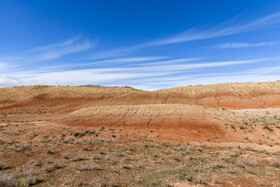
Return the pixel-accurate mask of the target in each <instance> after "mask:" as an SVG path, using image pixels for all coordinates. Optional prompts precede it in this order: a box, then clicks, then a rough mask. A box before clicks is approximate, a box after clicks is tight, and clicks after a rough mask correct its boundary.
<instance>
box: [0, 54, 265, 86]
mask: <svg viewBox="0 0 280 187" xmlns="http://www.w3.org/2000/svg"><path fill="white" fill-rule="evenodd" d="M270 59H271V58H266V59H248V60H239V61H221V62H199V63H197V62H196V63H193V62H192V63H188V64H185V63H184V62H183V61H182V63H175V64H173V65H170V63H166V64H161V65H159V64H154V65H151V64H150V63H148V65H147V64H142V65H141V66H138V65H135V67H129V66H128V67H122V68H120V67H116V68H88V69H79V70H55V69H52V70H50V69H51V67H50V69H49V70H48V69H46V68H45V69H37V70H36V69H35V70H34V69H33V70H28V71H18V72H13V73H6V74H5V75H3V76H0V86H15V85H34V84H51V85H57V84H60V85H81V84H102V85H108V84H110V85H112V84H119V85H126V83H130V84H129V85H131V86H134V85H138V86H139V84H136V83H137V81H139V82H142V86H145V85H146V86H149V85H153V83H154V84H155V82H157V83H158V85H162V84H164V81H165V82H170V85H174V84H175V83H174V82H175V81H177V83H183V81H182V77H181V81H179V80H178V75H177V74H178V73H180V72H183V73H187V72H191V71H193V70H202V69H205V68H210V67H212V68H213V67H225V66H236V65H238V66H240V65H243V64H248V63H260V62H266V61H269V60H270ZM173 60H174V61H176V60H178V61H180V59H173ZM163 62H164V61H163ZM158 63H160V61H158ZM179 77H180V76H179ZM187 78H188V76H187V77H186V76H185V77H184V79H187ZM144 80H145V81H147V80H150V81H147V82H145V81H144ZM219 81H221V80H219Z"/></svg>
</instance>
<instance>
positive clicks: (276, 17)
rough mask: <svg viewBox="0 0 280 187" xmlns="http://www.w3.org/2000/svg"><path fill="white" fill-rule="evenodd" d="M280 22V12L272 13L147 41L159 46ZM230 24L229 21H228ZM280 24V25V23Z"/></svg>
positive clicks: (238, 31)
mask: <svg viewBox="0 0 280 187" xmlns="http://www.w3.org/2000/svg"><path fill="white" fill-rule="evenodd" d="M279 22H280V12H277V13H274V14H270V15H268V16H265V17H262V18H259V19H257V20H254V21H252V22H249V23H245V24H239V25H236V26H231V27H229V26H224V24H221V25H218V26H216V27H213V28H209V29H198V28H191V29H189V30H187V31H185V32H183V33H181V34H178V35H175V36H172V37H170V38H166V39H163V40H159V41H155V42H150V43H146V45H147V46H158V45H166V44H174V43H181V42H187V41H194V40H202V39H208V38H216V37H221V36H227V35H233V34H239V33H244V32H248V31H253V30H256V29H262V28H267V27H271V26H272V27H275V26H277V25H278V24H277V23H279ZM227 24H228V22H227ZM278 26H279V25H278Z"/></svg>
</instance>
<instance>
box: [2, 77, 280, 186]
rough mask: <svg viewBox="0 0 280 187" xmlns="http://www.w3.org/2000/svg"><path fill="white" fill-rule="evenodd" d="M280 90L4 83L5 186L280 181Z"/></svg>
mask: <svg viewBox="0 0 280 187" xmlns="http://www.w3.org/2000/svg"><path fill="white" fill-rule="evenodd" d="M279 96H280V82H267V83H232V84H216V85H205V86H184V87H178V88H169V89H161V90H157V91H153V92H148V91H142V90H137V89H133V88H130V87H100V86H76V87H71V86H57V87H54V86H27V87H11V88H0V186H29V185H37V186H167V185H170V186H261V185H263V186H277V185H278V184H280V152H279V151H280V140H279V135H280V97H279ZM278 186H279V185H278Z"/></svg>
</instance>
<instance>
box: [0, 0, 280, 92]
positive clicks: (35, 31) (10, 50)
mask: <svg viewBox="0 0 280 187" xmlns="http://www.w3.org/2000/svg"><path fill="white" fill-rule="evenodd" d="M276 80H280V1H279V0H258V1H256V0H227V1H224V0H188V1H185V0H181V1H180V0H172V1H171V0H169V1H167V0H161V1H156V0H154V1H151V0H149V1H146V0H134V1H129V0H118V1H115V0H102V1H94V0H91V1H86V0H83V1H77V0H76V1H74V0H67V1H66V0H64V1H63V0H60V1H57V0H40V1H38V0H29V1H19V0H0V87H5V86H19V85H38V84H47V85H87V84H92V85H103V86H125V85H127V86H132V87H135V88H139V89H144V90H155V89H160V88H167V87H175V86H184V85H197V84H213V83H225V82H259V81H276Z"/></svg>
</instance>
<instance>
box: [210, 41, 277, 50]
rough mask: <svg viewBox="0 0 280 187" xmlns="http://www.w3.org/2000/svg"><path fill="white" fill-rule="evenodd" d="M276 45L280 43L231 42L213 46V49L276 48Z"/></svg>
mask: <svg viewBox="0 0 280 187" xmlns="http://www.w3.org/2000/svg"><path fill="white" fill-rule="evenodd" d="M276 45H280V42H278V41H272V42H259V43H242V42H231V43H223V44H218V45H215V46H213V48H219V49H229V48H245V47H264V46H276Z"/></svg>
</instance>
